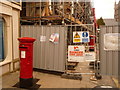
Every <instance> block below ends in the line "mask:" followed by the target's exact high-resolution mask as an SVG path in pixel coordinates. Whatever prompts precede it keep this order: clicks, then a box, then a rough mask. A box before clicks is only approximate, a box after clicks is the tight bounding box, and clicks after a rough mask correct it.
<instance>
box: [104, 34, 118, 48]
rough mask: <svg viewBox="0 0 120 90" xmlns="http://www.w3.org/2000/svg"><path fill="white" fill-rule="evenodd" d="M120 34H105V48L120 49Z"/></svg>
mask: <svg viewBox="0 0 120 90" xmlns="http://www.w3.org/2000/svg"><path fill="white" fill-rule="evenodd" d="M119 43H120V34H119V33H107V34H104V50H119V49H120V44H119Z"/></svg>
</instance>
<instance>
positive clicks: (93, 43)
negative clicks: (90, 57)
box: [89, 35, 95, 51]
mask: <svg viewBox="0 0 120 90" xmlns="http://www.w3.org/2000/svg"><path fill="white" fill-rule="evenodd" d="M89 46H91V47H90V48H89V49H90V51H94V49H95V48H94V47H95V35H90V42H89Z"/></svg>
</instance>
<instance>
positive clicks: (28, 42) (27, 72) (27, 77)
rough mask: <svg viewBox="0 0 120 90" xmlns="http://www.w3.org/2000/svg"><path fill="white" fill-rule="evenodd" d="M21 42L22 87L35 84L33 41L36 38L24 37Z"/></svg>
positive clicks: (20, 39)
mask: <svg viewBox="0 0 120 90" xmlns="http://www.w3.org/2000/svg"><path fill="white" fill-rule="evenodd" d="M18 40H19V42H20V45H19V50H20V87H23V88H28V87H31V86H32V85H33V42H34V41H35V39H34V38H30V37H23V38H19V39H18Z"/></svg>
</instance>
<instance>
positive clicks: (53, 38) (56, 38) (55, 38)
mask: <svg viewBox="0 0 120 90" xmlns="http://www.w3.org/2000/svg"><path fill="white" fill-rule="evenodd" d="M49 41H51V42H53V43H55V44H57V43H58V42H59V34H58V33H53V34H51V36H50V39H49Z"/></svg>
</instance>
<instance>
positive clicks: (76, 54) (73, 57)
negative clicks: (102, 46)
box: [68, 45, 85, 62]
mask: <svg viewBox="0 0 120 90" xmlns="http://www.w3.org/2000/svg"><path fill="white" fill-rule="evenodd" d="M84 55H85V47H84V46H80V45H69V46H68V61H69V62H84V61H85V58H84Z"/></svg>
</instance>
